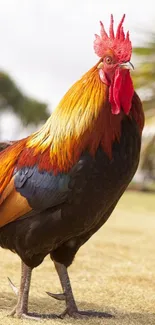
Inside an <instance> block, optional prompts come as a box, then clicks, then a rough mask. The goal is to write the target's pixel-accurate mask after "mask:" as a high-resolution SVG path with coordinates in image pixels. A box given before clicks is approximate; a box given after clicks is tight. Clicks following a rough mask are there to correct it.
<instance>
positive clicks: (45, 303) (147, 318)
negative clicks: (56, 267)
mask: <svg viewBox="0 0 155 325" xmlns="http://www.w3.org/2000/svg"><path fill="white" fill-rule="evenodd" d="M15 304H16V297H15V295H13V294H12V293H9V292H4V293H0V311H6V313H9V312H10V311H11V309H12V308H13V307H14V306H15ZM77 305H78V307H79V310H80V311H81V310H82V312H81V313H82V314H83V312H84V315H85V316H86V317H96V318H109V324H115V321H116V324H117V321H118V322H120V325H121V324H135V325H146V324H147V325H155V313H143V312H141V313H138V312H137V313H136V312H131V313H130V312H126V313H125V312H124V311H121V310H117V309H115V308H109V307H107V306H103V309H104V310H100V311H99V309H101V307H100V306H98V304H95V303H93V304H92V303H91V304H90V303H88V302H81V301H80V302H78V301H77ZM64 306H65V305H64V302H60V301H55V300H50V299H49V298H46V296H45V298H44V297H36V298H34V297H32V298H31V299H30V303H29V309H30V310H32V311H34V310H35V312H34V313H32V312H30V315H32V316H35V317H38V316H39V313H40V312H42V313H43V314H42V318H43V319H44V318H45V319H49V318H58V316H59V315H60V314H61V312H62V311H63V310H64ZM110 320H111V321H112V322H111V321H110ZM113 321H114V323H113ZM70 324H72V321H71V319H70ZM73 324H74V320H73Z"/></svg>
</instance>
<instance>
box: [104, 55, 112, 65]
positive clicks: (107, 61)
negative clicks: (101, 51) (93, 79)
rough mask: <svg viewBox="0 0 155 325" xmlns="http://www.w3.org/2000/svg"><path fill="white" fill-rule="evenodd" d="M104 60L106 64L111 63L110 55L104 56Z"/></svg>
mask: <svg viewBox="0 0 155 325" xmlns="http://www.w3.org/2000/svg"><path fill="white" fill-rule="evenodd" d="M105 62H106V63H107V64H111V63H112V57H111V56H106V57H105Z"/></svg>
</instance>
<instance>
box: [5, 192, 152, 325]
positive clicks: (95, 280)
mask: <svg viewBox="0 0 155 325" xmlns="http://www.w3.org/2000/svg"><path fill="white" fill-rule="evenodd" d="M0 264H1V283H0V325H3V324H5V325H17V324H19V325H20V324H24V325H25V324H27V325H28V324H39V322H38V321H37V322H36V321H29V320H18V319H15V318H10V317H7V313H8V311H9V310H11V308H12V307H13V306H14V304H15V302H16V297H15V296H14V294H13V293H12V292H11V289H10V288H9V286H8V283H7V278H6V277H7V276H9V277H10V278H11V279H12V280H13V282H14V283H15V284H16V285H18V283H19V277H20V262H19V258H18V257H17V256H16V255H14V254H12V253H10V252H9V251H6V250H0ZM69 272H70V277H71V281H72V286H73V290H74V294H75V297H76V300H77V303H78V306H79V308H80V309H85V310H87V309H93V310H98V311H106V312H108V313H112V314H113V315H115V317H114V318H112V319H99V318H94V319H93V318H91V319H89V320H73V319H69V318H66V319H64V320H46V321H45V320H43V321H41V323H44V324H47V325H48V324H56V325H60V324H68V325H72V324H75V325H76V324H80V325H83V324H88V325H97V324H105V325H114V324H115V325H117V324H119V325H133V324H134V325H149V324H150V325H151V324H152V325H155V196H154V195H151V194H145V193H140V194H138V193H136V192H135V193H134V192H127V193H126V194H125V195H124V196H123V198H122V199H121V201H120V202H119V204H118V206H117V208H116V209H115V211H114V213H113V215H112V216H111V218H110V219H109V220H108V222H107V223H106V225H105V226H104V227H103V228H102V229H101V230H100V231H99V232H98V233H97V234H95V235H94V236H93V238H91V240H90V241H89V242H88V243H87V244H86V245H84V246H83V247H82V248H81V249H80V251H79V253H78V254H77V257H76V260H75V262H74V263H73V265H72V266H71V267H70V271H69ZM50 290H51V291H52V292H59V291H60V285H59V281H58V278H57V275H56V273H55V271H54V268H53V265H52V262H51V261H50V259H49V258H46V260H45V261H44V263H43V264H42V265H41V266H39V267H38V268H37V269H36V270H34V272H33V278H32V286H31V293H30V304H29V306H30V311H36V312H40V311H41V312H43V313H50V312H55V313H60V312H61V311H63V309H64V303H63V302H58V301H54V300H53V299H52V298H50V297H48V296H46V293H45V291H50Z"/></svg>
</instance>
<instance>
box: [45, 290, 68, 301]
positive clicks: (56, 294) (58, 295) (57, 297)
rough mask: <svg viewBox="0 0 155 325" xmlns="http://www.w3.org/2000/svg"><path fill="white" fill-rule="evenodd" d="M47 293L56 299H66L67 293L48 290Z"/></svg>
mask: <svg viewBox="0 0 155 325" xmlns="http://www.w3.org/2000/svg"><path fill="white" fill-rule="evenodd" d="M46 293H47V295H48V296H50V297H52V298H54V299H56V300H65V294H64V293H51V292H48V291H46Z"/></svg>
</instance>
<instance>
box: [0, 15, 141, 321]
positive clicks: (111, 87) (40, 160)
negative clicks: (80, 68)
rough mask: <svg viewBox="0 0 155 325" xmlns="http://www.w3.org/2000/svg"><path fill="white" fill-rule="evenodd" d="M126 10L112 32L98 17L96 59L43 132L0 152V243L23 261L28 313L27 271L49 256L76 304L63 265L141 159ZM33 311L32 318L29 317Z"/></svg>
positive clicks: (105, 214) (22, 310)
mask: <svg viewBox="0 0 155 325" xmlns="http://www.w3.org/2000/svg"><path fill="white" fill-rule="evenodd" d="M124 18H125V15H123V17H122V19H121V21H120V23H119V25H118V27H117V31H116V34H115V33H114V27H113V24H114V21H113V16H112V15H111V20H110V28H109V35H108V34H107V33H106V31H105V29H104V25H103V23H102V22H101V23H100V24H101V34H100V36H98V35H96V36H95V41H94V50H95V53H96V55H97V56H98V57H99V61H98V62H97V64H96V65H95V66H94V67H93V68H91V69H90V70H89V71H88V72H86V73H85V74H84V75H83V76H82V78H81V79H80V80H79V81H77V82H76V83H75V84H74V85H73V86H72V87H71V88H70V89H69V91H68V92H67V93H66V94H65V96H64V97H63V98H62V100H61V101H60V103H59V104H58V106H57V108H56V109H55V111H54V112H53V113H52V115H51V117H50V118H49V119H48V120H47V122H46V123H45V124H44V125H43V127H41V129H40V130H39V131H37V132H35V133H33V134H31V135H30V136H28V137H27V138H24V139H22V140H19V141H16V142H14V143H13V144H11V145H9V146H8V147H7V148H5V149H4V150H3V151H2V152H1V153H0V164H1V169H0V193H1V196H0V246H1V247H3V248H7V249H10V250H11V251H13V252H16V253H17V254H18V255H19V256H20V258H21V260H22V274H21V284H20V290H19V295H18V301H17V306H16V307H15V308H14V310H13V311H12V315H14V314H16V315H17V316H18V317H26V316H27V317H28V315H29V314H28V295H29V287H30V279H31V273H32V269H33V268H34V267H37V266H38V265H39V264H41V263H42V261H43V260H44V258H45V256H47V255H48V254H50V256H51V259H52V260H53V262H54V265H55V267H56V270H57V273H58V276H59V278H60V282H61V285H62V289H63V294H60V296H59V295H58V296H56V295H54V294H51V295H52V296H54V297H57V298H58V299H65V301H66V310H65V312H64V313H63V315H62V316H65V315H66V314H68V315H70V316H72V317H81V316H84V314H85V313H84V312H80V311H79V310H78V308H77V305H76V302H75V299H74V296H73V292H72V289H71V284H70V280H69V275H68V270H67V269H68V267H69V266H70V265H71V263H72V262H73V259H74V257H75V255H76V253H77V251H78V250H79V248H80V247H81V246H82V245H83V244H84V243H85V242H86V241H87V240H88V239H89V238H90V237H91V236H92V235H93V234H94V233H95V232H96V231H97V230H98V229H99V228H100V227H101V226H102V225H103V224H104V223H105V222H106V221H107V219H108V218H109V216H110V215H111V213H112V211H113V210H114V208H115V206H116V204H117V202H118V200H119V199H120V197H121V196H122V194H123V193H124V191H125V189H126V188H127V186H128V184H129V183H130V181H131V179H132V178H133V176H134V174H135V172H136V170H137V167H138V163H139V156H140V148H141V134H142V130H143V126H144V114H143V109H142V104H141V101H140V99H139V97H138V95H137V94H136V92H135V91H134V88H133V83H132V79H131V76H130V71H129V70H130V68H133V66H132V64H131V63H130V58H131V54H132V44H131V41H130V38H129V33H128V32H127V34H126V35H125V34H124V30H123V22H124ZM29 316H30V315H29Z"/></svg>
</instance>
